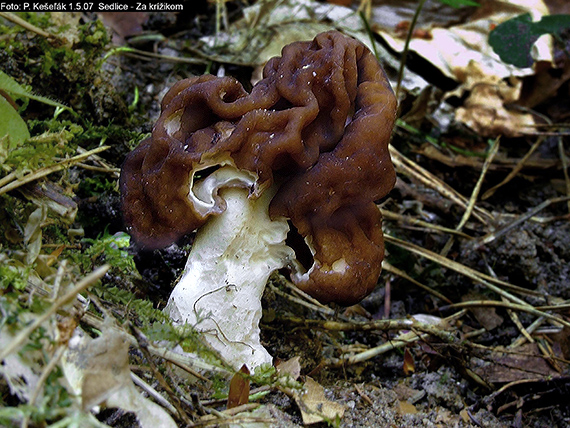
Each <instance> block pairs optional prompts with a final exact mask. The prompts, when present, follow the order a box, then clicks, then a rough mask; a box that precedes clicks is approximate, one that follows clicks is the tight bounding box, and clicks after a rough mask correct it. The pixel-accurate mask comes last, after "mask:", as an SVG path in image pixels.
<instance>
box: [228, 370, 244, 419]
mask: <svg viewBox="0 0 570 428" xmlns="http://www.w3.org/2000/svg"><path fill="white" fill-rule="evenodd" d="M249 374H250V373H249V369H248V368H247V366H246V365H245V364H244V365H243V366H241V369H239V372H237V373H236V374H235V375H233V377H232V380H231V381H230V392H229V393H228V404H227V408H228V409H233V408H234V407H237V406H241V405H242V404H247V403H248V402H249Z"/></svg>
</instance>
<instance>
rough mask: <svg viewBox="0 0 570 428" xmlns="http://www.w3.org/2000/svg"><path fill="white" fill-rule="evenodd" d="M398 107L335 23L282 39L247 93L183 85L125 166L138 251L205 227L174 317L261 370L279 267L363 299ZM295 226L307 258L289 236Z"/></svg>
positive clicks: (175, 299)
mask: <svg viewBox="0 0 570 428" xmlns="http://www.w3.org/2000/svg"><path fill="white" fill-rule="evenodd" d="M396 105H397V102H396V98H395V96H394V94H393V92H392V89H391V87H390V84H389V82H388V80H387V78H386V76H385V74H384V71H383V70H382V68H381V66H380V65H379V64H378V61H377V60H376V58H375V57H374V55H373V54H372V53H371V52H370V51H369V50H368V49H367V48H366V47H365V46H364V45H363V44H362V43H360V42H358V41H356V40H355V39H352V38H349V37H346V36H344V35H342V34H341V33H339V32H336V31H330V32H326V33H321V34H319V35H317V36H316V37H315V39H314V40H313V41H310V42H296V43H292V44H290V45H288V46H285V47H284V48H283V51H282V56H281V57H276V58H272V59H271V60H269V62H268V63H267V64H266V66H265V68H264V71H263V79H262V80H260V81H259V82H258V83H257V84H256V85H255V86H254V87H253V89H252V91H251V93H248V92H246V91H245V90H244V88H243V86H242V85H241V84H240V83H239V82H238V81H237V80H236V79H234V78H231V77H214V76H211V75H204V76H200V77H193V78H189V79H185V80H182V81H180V82H178V83H177V84H175V85H174V86H173V87H172V88H171V89H170V91H169V92H168V93H167V94H166V96H165V97H164V99H163V101H162V113H161V115H160V118H159V120H158V122H157V123H156V125H155V126H154V129H153V131H152V135H151V137H150V138H148V139H146V140H145V141H143V142H142V143H141V144H140V145H139V147H137V148H136V149H135V150H134V151H133V152H131V153H130V154H129V155H128V156H127V159H126V161H125V163H124V166H123V171H122V174H121V192H122V207H123V212H124V217H125V221H126V224H127V227H128V231H129V233H130V234H131V235H132V237H133V238H134V239H135V241H136V242H138V243H139V245H141V246H142V247H146V248H158V247H162V246H166V245H168V244H171V243H173V242H175V241H176V240H177V239H179V238H180V237H181V236H183V235H185V234H188V233H189V232H192V231H194V230H196V229H198V231H197V235H196V239H195V241H194V244H193V247H192V250H191V253H190V256H189V260H188V262H187V265H186V268H185V271H184V273H183V276H182V278H181V279H180V281H179V282H178V284H177V285H176V287H175V289H174V291H173V293H172V295H171V297H170V300H169V304H168V306H167V310H168V311H169V313H170V315H171V317H172V318H173V319H174V320H175V321H177V322H180V323H184V322H187V323H191V324H193V325H194V326H195V327H196V328H197V329H198V330H200V331H202V332H204V334H205V337H206V339H207V341H208V342H209V343H210V344H211V345H212V346H213V347H214V348H215V349H217V350H218V351H219V352H220V353H221V355H222V356H223V357H224V358H225V359H226V360H227V361H228V362H229V363H230V364H232V365H233V366H235V367H236V368H239V367H241V365H242V364H243V363H246V364H247V365H248V366H249V367H250V368H254V367H256V366H258V365H259V364H261V363H265V362H271V357H270V356H269V354H268V353H267V351H266V350H265V349H264V348H263V346H261V344H260V339H259V327H258V322H259V319H260V316H261V303H260V300H261V294H262V292H263V289H264V287H265V283H266V281H267V279H268V277H269V275H270V273H271V272H272V271H274V270H276V269H280V268H283V267H286V266H287V267H289V268H290V269H291V271H292V273H291V279H292V281H293V282H294V283H295V284H296V285H297V287H299V288H300V289H302V290H304V291H305V292H307V293H308V294H310V295H311V296H313V297H315V298H316V299H318V300H320V301H321V302H323V303H328V302H336V303H338V304H341V305H345V306H347V305H351V304H355V303H357V302H359V301H360V300H361V299H363V298H364V297H365V296H366V295H368V294H369V293H370V292H371V291H372V289H373V288H374V286H375V285H376V283H377V281H378V277H379V275H380V270H381V263H382V258H383V256H384V244H383V239H382V228H381V216H380V211H379V210H378V208H377V206H376V205H375V203H374V201H376V200H378V199H380V198H382V197H384V196H385V195H386V194H387V193H388V192H389V191H390V190H391V189H392V187H393V185H394V181H395V172H394V168H393V166H392V163H391V160H390V157H389V154H388V141H389V139H390V134H391V131H392V126H393V123H394V119H395V115H396ZM288 221H289V222H290V224H292V225H293V226H294V228H296V230H297V232H298V234H300V236H302V237H303V238H304V239H305V242H306V245H307V246H308V248H309V249H310V253H311V254H312V258H313V260H312V261H311V263H312V265H311V263H309V264H307V263H306V262H305V263H304V264H305V267H303V263H301V262H300V261H297V260H296V256H295V252H294V249H292V248H291V247H289V246H288V245H287V244H286V243H285V239H286V236H287V233H288V230H289V225H288ZM297 236H298V235H297Z"/></svg>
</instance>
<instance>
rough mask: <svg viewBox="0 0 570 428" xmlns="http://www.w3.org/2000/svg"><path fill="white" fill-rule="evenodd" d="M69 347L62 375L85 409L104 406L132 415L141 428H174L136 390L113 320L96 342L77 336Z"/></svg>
mask: <svg viewBox="0 0 570 428" xmlns="http://www.w3.org/2000/svg"><path fill="white" fill-rule="evenodd" d="M78 332H79V330H78ZM68 346H69V347H68V349H67V350H66V352H65V354H64V357H63V358H62V369H63V373H64V376H65V378H66V380H67V382H68V384H69V386H70V388H71V389H73V392H74V393H75V394H76V395H78V396H80V397H81V401H82V403H83V407H84V409H86V410H89V409H91V408H93V407H94V406H97V405H100V404H103V403H105V404H106V405H107V407H116V408H120V409H122V410H124V411H126V412H133V413H134V414H135V415H136V417H137V419H138V421H139V423H140V426H141V427H142V428H176V423H175V422H174V420H173V419H172V418H171V417H170V415H169V414H168V413H167V412H166V411H165V410H164V409H163V408H162V407H160V406H159V405H157V404H155V403H153V402H152V401H150V400H149V399H147V398H144V397H143V396H142V395H141V394H140V393H139V391H138V390H137V389H136V387H135V384H134V383H133V381H132V379H131V371H130V368H129V343H128V341H127V338H126V335H125V334H124V333H122V332H121V331H119V330H117V329H116V328H114V325H113V322H112V320H110V319H109V320H106V321H105V327H104V328H103V329H102V330H101V336H99V337H98V338H96V339H91V338H90V337H88V336H87V335H85V334H84V333H83V332H79V333H78V334H76V335H75V336H74V337H73V338H72V339H71V340H70V341H69V344H68Z"/></svg>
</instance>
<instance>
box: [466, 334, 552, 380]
mask: <svg viewBox="0 0 570 428" xmlns="http://www.w3.org/2000/svg"><path fill="white" fill-rule="evenodd" d="M485 360H486V362H485V363H484V364H482V365H481V366H480V367H477V368H475V369H474V372H475V373H476V374H477V375H479V376H481V377H482V378H483V379H484V380H485V381H487V382H488V383H507V382H514V381H518V380H526V379H550V378H554V377H559V376H560V373H558V372H557V371H556V370H554V369H553V368H552V367H551V366H550V365H549V364H548V362H546V361H545V359H544V357H543V356H542V354H541V353H540V351H539V349H538V346H537V344H536V343H527V344H526V345H523V346H518V347H516V348H514V349H508V350H507V349H505V348H502V347H498V348H496V349H495V351H493V352H492V353H491V355H490V356H487V358H486V359H485Z"/></svg>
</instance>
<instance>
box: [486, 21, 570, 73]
mask: <svg viewBox="0 0 570 428" xmlns="http://www.w3.org/2000/svg"><path fill="white" fill-rule="evenodd" d="M566 28H570V15H549V16H543V17H542V19H541V20H540V21H537V22H533V21H532V19H531V16H530V14H529V13H526V14H524V15H519V16H516V17H514V18H512V19H509V20H508V21H505V22H503V23H502V24H500V25H498V26H497V28H495V29H494V30H493V31H491V33H490V34H489V44H490V45H491V47H492V48H493V50H494V51H495V53H496V54H497V55H499V57H500V58H501V60H503V61H504V62H506V63H508V64H513V65H515V66H517V67H520V68H525V67H530V66H531V65H532V63H533V60H532V57H531V55H530V52H531V48H532V45H534V44H535V42H536V41H537V40H538V38H539V37H540V36H542V35H543V34H555V33H559V32H560V31H562V30H564V29H566Z"/></svg>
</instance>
